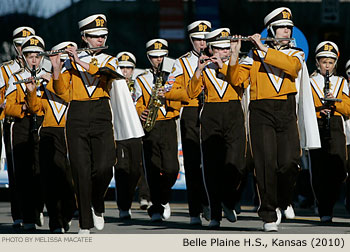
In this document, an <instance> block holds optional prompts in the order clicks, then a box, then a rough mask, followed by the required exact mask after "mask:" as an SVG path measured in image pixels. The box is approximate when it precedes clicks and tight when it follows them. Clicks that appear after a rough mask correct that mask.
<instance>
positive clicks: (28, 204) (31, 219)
mask: <svg viewBox="0 0 350 252" xmlns="http://www.w3.org/2000/svg"><path fill="white" fill-rule="evenodd" d="M41 122H42V117H39V116H38V117H37V126H40V124H41ZM11 137H12V139H11V140H12V145H11V146H12V157H13V160H12V161H13V166H12V169H13V170H12V172H13V178H14V182H15V185H16V194H17V195H18V196H19V200H20V204H19V207H20V211H19V213H21V214H22V216H23V222H24V223H36V220H37V218H38V216H39V214H40V212H42V211H43V207H44V202H43V190H42V184H41V178H40V168H39V137H38V132H37V131H33V120H32V117H29V116H25V117H24V118H16V119H15V122H14V123H13V125H12V129H11ZM9 169H10V167H9Z"/></svg>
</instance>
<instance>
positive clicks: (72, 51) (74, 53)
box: [65, 46, 79, 62]
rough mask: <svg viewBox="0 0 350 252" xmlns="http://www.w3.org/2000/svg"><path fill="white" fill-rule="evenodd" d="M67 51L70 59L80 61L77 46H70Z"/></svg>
mask: <svg viewBox="0 0 350 252" xmlns="http://www.w3.org/2000/svg"><path fill="white" fill-rule="evenodd" d="M65 51H66V52H67V53H68V56H69V59H70V60H71V61H74V62H78V61H79V57H78V53H77V48H76V47H75V46H70V47H67V48H66V49H65Z"/></svg>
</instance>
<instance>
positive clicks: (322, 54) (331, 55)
mask: <svg viewBox="0 0 350 252" xmlns="http://www.w3.org/2000/svg"><path fill="white" fill-rule="evenodd" d="M316 58H333V59H338V55H336V54H335V53H332V52H319V53H318V54H316Z"/></svg>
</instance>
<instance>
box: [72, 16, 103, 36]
mask: <svg viewBox="0 0 350 252" xmlns="http://www.w3.org/2000/svg"><path fill="white" fill-rule="evenodd" d="M78 25H79V30H80V34H81V35H85V34H89V35H95V36H103V35H107V34H108V29H107V19H106V16H105V15H103V14H95V15H91V16H89V17H87V18H84V19H83V20H80V21H79V22H78Z"/></svg>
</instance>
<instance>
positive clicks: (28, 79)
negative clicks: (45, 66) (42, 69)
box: [13, 77, 43, 85]
mask: <svg viewBox="0 0 350 252" xmlns="http://www.w3.org/2000/svg"><path fill="white" fill-rule="evenodd" d="M40 79H43V78H42V77H35V78H26V79H23V80H19V81H15V82H14V83H13V84H14V85H17V84H21V83H29V82H32V80H34V81H37V80H40Z"/></svg>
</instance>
